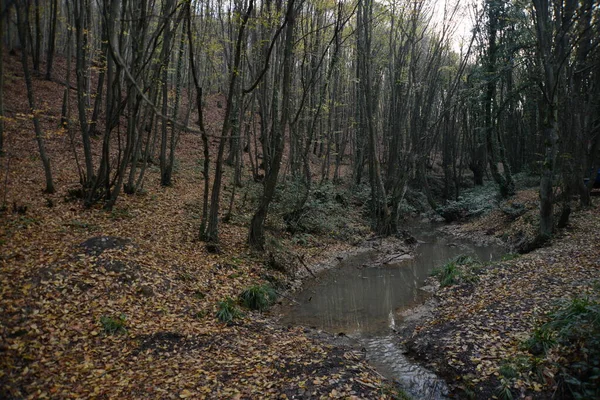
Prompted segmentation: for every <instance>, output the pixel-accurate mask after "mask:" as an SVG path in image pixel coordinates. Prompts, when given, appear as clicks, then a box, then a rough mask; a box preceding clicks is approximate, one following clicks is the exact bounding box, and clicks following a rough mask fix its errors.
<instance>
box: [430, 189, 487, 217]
mask: <svg viewBox="0 0 600 400" xmlns="http://www.w3.org/2000/svg"><path fill="white" fill-rule="evenodd" d="M497 204H498V190H497V187H496V185H495V184H494V183H493V182H487V183H486V184H485V185H483V186H476V187H474V188H472V189H469V190H465V191H464V192H463V194H462V196H460V197H459V198H458V200H457V201H452V200H451V201H448V202H447V203H446V204H445V205H443V206H440V207H438V208H437V209H436V212H437V213H438V214H439V215H441V216H442V217H443V218H444V219H445V220H446V222H452V221H458V220H463V219H467V218H470V217H474V216H478V215H483V214H486V213H488V212H489V211H492V210H493V209H494V208H495V207H496V206H497Z"/></svg>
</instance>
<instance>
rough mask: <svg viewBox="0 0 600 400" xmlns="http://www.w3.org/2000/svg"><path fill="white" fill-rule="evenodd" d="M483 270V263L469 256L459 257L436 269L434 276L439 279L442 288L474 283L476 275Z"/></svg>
mask: <svg viewBox="0 0 600 400" xmlns="http://www.w3.org/2000/svg"><path fill="white" fill-rule="evenodd" d="M480 269H481V263H480V262H479V261H478V260H477V259H475V258H473V257H472V256H469V255H460V256H457V257H455V258H453V259H451V260H450V261H448V262H447V263H446V264H444V265H443V266H442V267H441V268H435V269H434V270H433V271H432V273H431V274H432V275H433V276H435V277H437V278H438V280H439V282H440V286H441V287H446V286H451V285H455V284H457V283H462V282H472V281H474V280H475V279H476V277H475V274H476V273H477V272H478V271H479V270H480Z"/></svg>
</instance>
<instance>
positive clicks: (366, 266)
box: [276, 224, 504, 399]
mask: <svg viewBox="0 0 600 400" xmlns="http://www.w3.org/2000/svg"><path fill="white" fill-rule="evenodd" d="M436 229H437V227H436V226H433V225H430V224H427V225H420V226H419V225H415V226H413V229H411V233H413V234H414V235H415V236H416V238H417V239H418V241H419V244H418V246H416V247H415V248H414V249H411V251H409V252H407V251H406V249H404V250H403V251H401V252H398V246H397V243H396V246H394V245H390V243H389V241H388V242H386V241H381V242H379V241H372V242H374V243H376V245H375V246H371V247H370V249H364V247H363V249H362V250H361V251H357V252H354V254H352V255H350V256H346V257H342V256H339V257H338V258H337V260H336V263H335V264H334V265H331V264H330V268H329V269H323V268H322V266H321V267H319V269H320V271H321V272H320V273H319V274H318V275H317V278H316V279H307V280H305V282H304V285H303V286H302V288H301V290H299V291H298V292H296V293H294V295H293V301H284V302H283V303H284V305H283V306H282V307H280V308H279V309H278V310H277V311H276V312H277V313H278V314H280V315H281V322H282V323H283V324H288V325H291V326H293V325H301V326H307V327H310V328H311V329H314V330H317V331H324V332H328V333H329V335H330V336H332V335H337V337H345V338H349V339H350V340H351V341H354V342H355V343H357V344H358V345H359V346H361V347H362V348H363V350H364V351H365V352H366V356H367V360H368V361H369V362H370V363H371V364H372V365H374V366H375V367H376V369H377V371H379V372H380V373H381V374H382V375H383V376H385V377H386V378H388V379H390V380H392V381H395V382H397V383H399V384H400V386H401V387H402V388H403V389H404V390H405V391H406V392H407V393H409V394H410V395H412V396H414V397H415V398H431V399H443V398H445V396H446V394H447V393H448V388H447V387H446V385H445V383H444V382H443V380H441V379H440V378H438V377H437V376H436V375H435V374H433V373H431V372H430V371H428V370H427V369H425V368H422V367H421V366H419V365H418V364H416V363H414V362H412V361H410V360H409V359H407V358H406V357H405V356H404V354H403V353H404V349H403V348H402V346H401V345H400V343H399V340H398V337H397V335H396V334H395V333H394V331H395V330H397V329H400V328H401V327H402V324H403V322H402V320H403V319H404V318H408V317H407V316H406V311H407V310H410V309H412V308H413V307H414V306H416V305H419V304H422V303H424V302H425V301H426V300H427V299H428V298H430V297H431V293H430V292H428V291H427V290H423V289H422V286H423V283H424V282H425V280H426V279H427V277H428V276H429V275H430V273H431V271H432V269H433V268H435V267H439V266H440V265H442V264H444V263H445V262H446V261H447V260H448V259H450V258H453V257H456V256H458V255H461V254H465V253H470V254H473V255H476V256H477V257H478V258H481V259H484V260H489V259H490V258H497V257H499V256H500V255H501V254H503V253H504V250H503V249H501V248H499V247H496V246H487V247H480V246H473V245H472V244H470V243H469V242H467V241H463V240H460V239H455V238H452V237H450V236H448V235H443V234H440V233H439V232H438V231H437V230H436ZM379 243H381V244H379ZM384 243H385V245H384ZM392 243H393V240H392ZM405 246H406V245H405ZM286 303H287V304H286ZM411 318H413V319H414V315H413V317H411ZM409 319H410V318H409Z"/></svg>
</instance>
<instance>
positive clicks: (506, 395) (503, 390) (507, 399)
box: [496, 378, 513, 400]
mask: <svg viewBox="0 0 600 400" xmlns="http://www.w3.org/2000/svg"><path fill="white" fill-rule="evenodd" d="M496 396H498V398H499V399H503V400H512V399H513V394H512V391H511V385H510V381H509V380H507V379H504V378H500V384H499V385H498V386H497V387H496Z"/></svg>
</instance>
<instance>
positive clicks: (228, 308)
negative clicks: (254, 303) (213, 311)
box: [216, 297, 244, 324]
mask: <svg viewBox="0 0 600 400" xmlns="http://www.w3.org/2000/svg"><path fill="white" fill-rule="evenodd" d="M216 316H217V319H218V320H219V321H221V322H225V323H227V324H229V323H231V322H233V321H234V320H236V319H239V318H242V317H243V316H244V314H243V313H242V312H241V311H240V309H239V308H238V307H237V305H236V302H235V301H234V300H233V299H232V298H231V297H227V298H225V300H221V301H219V302H218V303H217V315H216Z"/></svg>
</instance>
